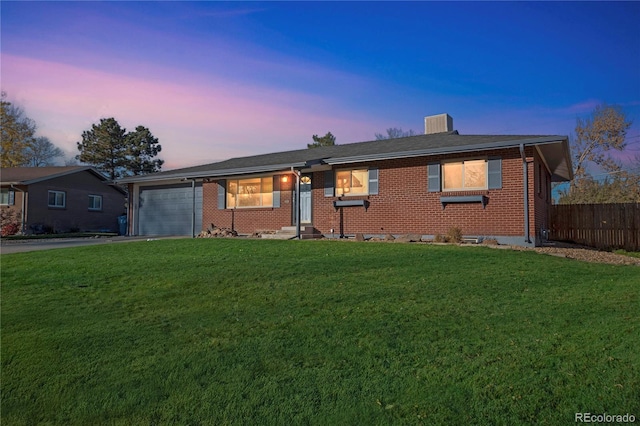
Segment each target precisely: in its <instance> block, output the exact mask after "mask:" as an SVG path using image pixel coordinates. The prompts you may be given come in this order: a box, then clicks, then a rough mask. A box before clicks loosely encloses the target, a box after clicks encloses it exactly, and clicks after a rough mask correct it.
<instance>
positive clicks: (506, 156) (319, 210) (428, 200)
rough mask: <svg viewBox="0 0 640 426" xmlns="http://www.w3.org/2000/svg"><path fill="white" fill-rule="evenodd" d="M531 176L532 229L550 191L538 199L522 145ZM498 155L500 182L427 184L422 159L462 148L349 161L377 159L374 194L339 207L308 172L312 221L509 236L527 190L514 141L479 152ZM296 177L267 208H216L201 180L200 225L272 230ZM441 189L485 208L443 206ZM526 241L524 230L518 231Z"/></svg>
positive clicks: (519, 223) (286, 215)
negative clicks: (450, 188)
mask: <svg viewBox="0 0 640 426" xmlns="http://www.w3.org/2000/svg"><path fill="white" fill-rule="evenodd" d="M526 155H527V160H528V162H529V164H528V179H529V229H530V235H531V237H532V238H533V237H535V236H536V235H537V230H538V229H539V228H540V227H541V226H543V224H544V220H543V218H546V217H547V215H548V212H547V208H548V204H549V201H548V200H550V194H549V193H548V192H547V193H546V194H545V193H544V192H543V194H541V197H546V198H545V199H539V197H538V196H537V194H536V192H535V182H534V179H535V177H536V173H535V169H536V167H537V164H538V163H539V162H540V159H539V158H538V156H537V154H536V153H535V150H534V148H531V147H528V148H526ZM488 156H500V157H501V158H502V189H495V190H481V191H461V192H453V193H452V192H446V193H444V192H428V191H427V164H428V163H431V162H438V161H442V160H451V159H457V158H459V159H469V158H474V157H476V156H473V155H469V154H468V153H466V154H464V153H463V154H457V155H447V156H430V157H420V158H407V159H396V160H385V161H377V162H375V163H358V164H350V165H349V168H358V167H377V168H378V170H379V193H378V195H369V196H356V197H343V199H366V200H368V201H369V207H368V209H367V210H365V209H364V208H363V207H344V208H342V209H338V210H336V209H335V208H334V207H333V201H335V200H338V199H339V197H325V196H324V172H315V173H313V176H312V197H313V198H312V203H313V210H312V211H313V213H312V222H313V226H314V227H315V228H316V229H318V230H319V231H320V232H322V233H323V234H330V233H331V229H333V230H334V232H335V234H336V235H338V234H339V233H340V231H341V228H342V231H343V232H344V233H345V234H355V233H364V234H387V233H391V234H406V233H416V234H422V235H436V234H443V235H444V234H446V233H447V231H448V230H449V229H450V228H451V227H459V228H461V229H462V232H463V234H465V235H479V236H509V237H518V236H523V235H524V217H523V216H524V192H523V170H522V158H521V156H520V151H519V149H518V148H513V149H502V150H494V151H487V152H483V153H481V155H480V156H477V157H482V158H486V157H488ZM293 181H294V179H293V178H292V177H291V178H290V179H289V183H287V184H284V183H283V184H282V186H283V187H282V192H281V207H280V208H268V209H237V210H235V211H232V210H219V209H218V206H217V182H211V183H205V184H204V185H203V198H204V202H203V227H204V228H206V227H207V226H208V225H209V224H211V223H213V224H215V225H216V226H220V227H227V228H231V227H232V221H233V227H234V229H236V230H237V231H238V232H241V233H251V232H254V231H255V230H275V229H279V228H281V227H282V226H290V225H291V224H292V223H293V220H292V217H293V213H292V206H293V199H292V197H293ZM444 195H485V196H487V197H488V199H489V202H488V204H487V205H486V207H485V208H484V209H483V208H482V205H481V204H480V203H467V204H448V205H447V206H446V208H445V209H443V208H442V204H441V202H440V197H441V196H444ZM523 241H524V238H523Z"/></svg>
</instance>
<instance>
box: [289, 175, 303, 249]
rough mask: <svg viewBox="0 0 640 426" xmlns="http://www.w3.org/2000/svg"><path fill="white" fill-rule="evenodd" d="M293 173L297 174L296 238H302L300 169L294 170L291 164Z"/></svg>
mask: <svg viewBox="0 0 640 426" xmlns="http://www.w3.org/2000/svg"><path fill="white" fill-rule="evenodd" d="M291 173H293V174H295V175H296V211H295V219H296V239H298V240H299V239H301V226H300V170H294V169H293V166H291Z"/></svg>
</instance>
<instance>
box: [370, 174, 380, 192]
mask: <svg viewBox="0 0 640 426" xmlns="http://www.w3.org/2000/svg"><path fill="white" fill-rule="evenodd" d="M377 194H378V169H369V195H377Z"/></svg>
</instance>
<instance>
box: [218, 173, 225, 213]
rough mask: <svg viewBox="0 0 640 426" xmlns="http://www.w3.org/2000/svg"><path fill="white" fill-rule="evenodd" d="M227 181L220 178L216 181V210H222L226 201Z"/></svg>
mask: <svg viewBox="0 0 640 426" xmlns="http://www.w3.org/2000/svg"><path fill="white" fill-rule="evenodd" d="M226 186H227V181H226V180H225V179H221V180H219V181H218V210H224V209H225V207H226V201H227V188H226Z"/></svg>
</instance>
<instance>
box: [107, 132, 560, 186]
mask: <svg viewBox="0 0 640 426" xmlns="http://www.w3.org/2000/svg"><path fill="white" fill-rule="evenodd" d="M520 144H525V145H544V144H560V145H561V146H560V148H561V149H560V150H558V149H555V150H554V152H553V153H552V152H551V151H549V153H550V154H553V155H560V156H561V157H562V158H560V159H559V161H557V163H558V164H557V165H556V169H557V170H552V173H554V174H555V173H556V172H559V174H557V176H556V179H555V180H566V179H570V177H571V171H570V170H571V160H570V158H569V150H568V145H567V137H566V136H557V135H550V136H530V135H459V134H457V132H450V133H437V134H429V135H417V136H408V137H404V138H397V139H386V140H377V141H369V142H358V143H350V144H344V145H335V146H325V147H319V148H310V149H299V150H295V151H285V152H275V153H270V154H262V155H253V156H249V157H238V158H231V159H229V160H225V161H221V162H218V163H212V164H204V165H200V166H195V167H187V168H182V169H176V170H169V171H165V172H159V173H154V174H149V175H145V176H132V177H128V178H125V179H122V180H121V181H119V182H120V183H128V182H144V181H156V180H168V179H191V178H204V177H218V176H219V177H222V176H232V175H240V174H248V173H261V172H273V171H280V170H287V169H290V168H291V167H294V168H308V167H310V166H312V165H314V164H329V165H334V164H348V163H354V162H361V161H376V160H385V159H391V158H406V157H418V156H426V155H436V154H448V153H456V152H470V151H481V150H488V149H496V148H502V147H517V146H519V145H520ZM551 163H553V162H551Z"/></svg>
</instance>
